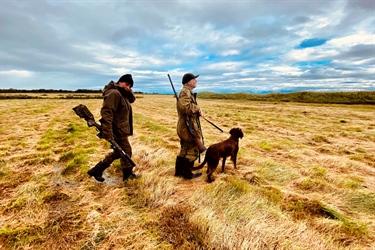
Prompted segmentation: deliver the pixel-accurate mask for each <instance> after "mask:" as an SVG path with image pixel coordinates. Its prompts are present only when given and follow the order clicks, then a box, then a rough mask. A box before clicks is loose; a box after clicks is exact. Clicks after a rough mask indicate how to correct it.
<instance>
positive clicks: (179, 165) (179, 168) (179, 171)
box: [174, 156, 185, 177]
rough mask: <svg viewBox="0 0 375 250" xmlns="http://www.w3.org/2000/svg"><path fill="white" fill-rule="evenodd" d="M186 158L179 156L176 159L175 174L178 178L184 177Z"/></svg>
mask: <svg viewBox="0 0 375 250" xmlns="http://www.w3.org/2000/svg"><path fill="white" fill-rule="evenodd" d="M184 159H185V158H184V157H181V156H177V158H176V166H175V170H176V172H175V174H174V176H176V177H183V176H184Z"/></svg>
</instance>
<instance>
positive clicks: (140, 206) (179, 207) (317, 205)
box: [0, 93, 375, 250]
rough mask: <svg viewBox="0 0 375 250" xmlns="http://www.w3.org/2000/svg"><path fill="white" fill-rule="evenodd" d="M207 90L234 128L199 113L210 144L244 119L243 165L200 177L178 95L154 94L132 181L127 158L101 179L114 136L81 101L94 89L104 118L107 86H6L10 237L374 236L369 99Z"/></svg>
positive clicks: (4, 212)
mask: <svg viewBox="0 0 375 250" xmlns="http://www.w3.org/2000/svg"><path fill="white" fill-rule="evenodd" d="M369 94H371V93H369ZM296 95H297V96H298V94H296ZM362 95H364V96H365V93H360V94H358V96H357V98H358V99H360V98H362V99H363V100H369V99H368V97H364V96H362ZM57 96H58V95H57ZM339 96H340V95H337V98H336V101H337V100H338V98H339ZM348 96H350V95H349V94H348ZM202 97H204V93H200V94H199V95H198V98H200V99H199V104H200V106H201V107H202V109H203V110H204V113H205V117H206V118H207V119H208V120H210V121H211V122H213V123H215V124H216V125H218V126H219V127H220V128H222V129H223V130H224V133H221V132H220V131H218V130H217V129H216V128H214V127H213V126H212V125H210V124H209V123H207V122H205V121H203V120H202V121H201V125H202V130H203V133H204V141H205V145H206V146H209V145H211V144H213V143H216V142H219V141H222V140H225V139H227V138H228V137H229V134H228V132H229V130H230V129H231V128H233V127H240V128H242V130H243V131H244V138H242V139H241V140H240V142H239V146H240V150H239V153H238V159H237V169H234V167H233V164H232V162H231V161H230V159H227V161H226V167H225V173H221V171H220V170H221V168H220V166H219V167H218V168H217V170H216V172H215V173H214V177H215V181H214V182H212V183H207V181H206V167H204V168H203V170H202V173H203V175H202V176H201V177H199V178H196V179H193V180H183V179H181V178H176V177H174V167H175V160H176V156H177V153H178V151H179V140H178V137H177V135H176V128H175V126H176V120H177V113H176V110H175V100H174V98H173V97H172V96H171V95H143V96H142V98H139V99H138V100H137V101H136V102H135V103H134V104H133V111H134V135H133V136H132V137H130V142H131V144H132V146H133V156H132V159H133V160H134V162H135V163H136V164H137V166H136V168H135V169H134V171H135V173H136V174H138V175H139V176H140V178H138V179H134V180H129V181H125V182H122V171H121V166H120V162H119V160H116V161H115V162H113V164H112V166H111V167H110V168H108V169H107V170H106V171H105V172H104V174H103V177H104V178H105V182H103V183H98V182H96V181H95V180H94V179H93V178H90V177H89V176H88V175H87V173H86V172H87V170H88V169H89V168H91V167H93V166H94V165H95V164H96V163H97V162H98V161H100V160H102V159H103V157H104V155H105V154H106V153H108V152H110V150H111V149H110V145H109V144H108V142H106V141H104V140H100V139H99V138H97V136H96V131H95V129H93V128H89V127H87V124H86V123H85V121H84V120H82V119H80V118H79V117H78V116H76V114H75V113H74V112H73V110H72V108H73V107H75V106H76V105H78V104H80V103H84V104H85V105H86V106H87V107H88V108H89V109H90V110H91V112H92V113H93V114H94V116H95V117H96V118H97V120H99V118H100V107H101V100H100V99H95V98H93V99H89V98H88V99H69V98H56V95H55V96H54V97H53V98H52V96H51V94H50V93H47V94H46V95H45V96H43V98H37V99H36V98H35V99H6V100H5V99H4V100H1V101H0V111H2V112H0V140H1V141H2V144H1V146H0V149H1V150H0V197H1V198H0V203H1V209H0V248H1V249H142V250H148V249H152V250H154V249H207V250H211V249H212V250H213V249H259V250H261V249H262V250H263V249H278V250H280V249H282V250H286V249H288V250H289V249H294V250H297V249H317V250H318V249H319V250H320V249H339V250H349V249H356V250H357V249H358V250H362V249H364V250H367V249H373V248H375V245H374V242H375V224H374V221H375V217H374V214H375V210H374V208H375V196H374V194H375V185H374V182H373V180H374V178H375V172H374V167H375V165H374V162H375V158H374V155H375V123H374V120H373V107H372V106H371V105H346V104H337V103H339V102H336V101H335V103H336V104H327V103H324V104H323V103H320V104H315V103H302V102H297V101H293V100H292V99H290V101H287V99H285V98H286V97H288V96H286V95H281V94H272V95H271V94H270V95H269V96H268V97H269V98H271V97H272V98H274V99H273V100H272V101H271V102H268V101H264V100H260V99H258V100H255V101H252V100H250V99H248V97H249V96H248V95H247V94H238V96H235V95H233V96H232V95H227V96H226V97H225V98H223V96H211V97H209V96H208V97H207V99H206V98H204V99H203V98H202ZM219 97H220V98H219ZM344 97H346V96H345V95H344V94H342V95H341V97H340V98H342V100H344V99H343V98H344ZM352 97H353V96H352ZM237 98H242V99H241V100H239V99H237ZM257 98H260V97H257ZM277 98H279V99H277ZM288 98H292V95H290V96H289V97H288ZM299 98H302V99H303V100H305V101H306V100H310V99H311V98H315V99H316V100H315V102H317V101H319V100H320V99H319V98H318V97H316V96H315V94H312V93H305V94H304V95H302V94H300V95H299ZM324 98H326V99H329V98H333V97H332V96H329V95H326V96H325V97H324ZM324 98H323V99H324ZM366 98H367V99H366ZM223 99H225V100H223ZM323 99H322V100H323ZM277 100H279V101H277ZM332 100H333V99H332ZM364 102H365V101H363V103H364ZM366 103H368V101H366ZM9 107H11V109H12V111H11V112H8V111H9ZM203 157H204V154H203V155H201V160H202V159H203ZM195 164H198V163H197V162H196V163H195Z"/></svg>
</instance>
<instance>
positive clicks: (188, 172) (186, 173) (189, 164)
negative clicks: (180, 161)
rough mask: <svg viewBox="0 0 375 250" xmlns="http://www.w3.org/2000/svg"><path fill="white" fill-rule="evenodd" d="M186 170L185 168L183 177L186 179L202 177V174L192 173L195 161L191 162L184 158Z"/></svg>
mask: <svg viewBox="0 0 375 250" xmlns="http://www.w3.org/2000/svg"><path fill="white" fill-rule="evenodd" d="M183 166H184V168H183V171H184V175H183V177H184V178H185V179H193V178H197V177H199V176H201V175H202V173H200V172H199V173H194V174H193V173H192V172H191V169H192V168H193V167H194V161H189V160H188V159H186V158H184V165H183Z"/></svg>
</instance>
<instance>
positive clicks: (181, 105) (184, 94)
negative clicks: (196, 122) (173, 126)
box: [177, 89, 200, 115]
mask: <svg viewBox="0 0 375 250" xmlns="http://www.w3.org/2000/svg"><path fill="white" fill-rule="evenodd" d="M193 98H194V97H193V96H192V94H191V92H190V91H188V90H186V89H182V90H181V92H180V94H179V98H178V103H177V106H178V110H179V111H180V112H181V115H192V114H196V113H197V112H199V109H200V108H199V106H198V105H197V104H195V103H194V102H193V101H192V99H193Z"/></svg>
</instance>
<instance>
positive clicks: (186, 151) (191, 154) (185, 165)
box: [176, 141, 202, 179]
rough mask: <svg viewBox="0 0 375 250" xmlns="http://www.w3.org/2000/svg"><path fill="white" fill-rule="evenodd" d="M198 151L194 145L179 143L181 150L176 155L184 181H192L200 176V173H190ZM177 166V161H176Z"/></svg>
mask: <svg viewBox="0 0 375 250" xmlns="http://www.w3.org/2000/svg"><path fill="white" fill-rule="evenodd" d="M198 155H199V151H198V149H197V147H196V146H195V144H194V143H190V142H184V141H181V150H180V153H179V154H178V156H177V158H179V157H180V159H179V160H180V164H181V167H180V169H179V168H178V167H177V168H176V169H179V170H180V171H181V173H182V177H184V178H185V179H193V178H196V177H199V176H201V175H202V173H195V174H193V173H192V172H191V169H192V168H193V167H194V162H195V160H196V159H198ZM176 164H177V161H176Z"/></svg>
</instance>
